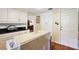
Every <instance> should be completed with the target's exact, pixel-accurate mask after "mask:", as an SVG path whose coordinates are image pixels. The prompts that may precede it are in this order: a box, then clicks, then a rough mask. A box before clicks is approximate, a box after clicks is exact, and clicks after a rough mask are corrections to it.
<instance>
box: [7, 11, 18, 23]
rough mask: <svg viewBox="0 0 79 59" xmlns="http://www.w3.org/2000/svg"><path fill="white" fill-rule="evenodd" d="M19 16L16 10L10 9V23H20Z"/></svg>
mask: <svg viewBox="0 0 79 59" xmlns="http://www.w3.org/2000/svg"><path fill="white" fill-rule="evenodd" d="M18 19H19V14H18V10H16V9H8V21H9V22H11V23H18V22H19V21H18Z"/></svg>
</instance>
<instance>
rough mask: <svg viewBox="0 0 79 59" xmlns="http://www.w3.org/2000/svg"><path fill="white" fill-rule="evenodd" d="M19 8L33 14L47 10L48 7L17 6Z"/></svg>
mask: <svg viewBox="0 0 79 59" xmlns="http://www.w3.org/2000/svg"><path fill="white" fill-rule="evenodd" d="M19 10H22V11H25V12H28V13H33V14H40V13H43V12H46V11H48V8H19Z"/></svg>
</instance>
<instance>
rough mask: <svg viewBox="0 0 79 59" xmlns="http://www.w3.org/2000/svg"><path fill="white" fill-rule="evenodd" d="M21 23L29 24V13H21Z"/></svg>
mask: <svg viewBox="0 0 79 59" xmlns="http://www.w3.org/2000/svg"><path fill="white" fill-rule="evenodd" d="M19 22H20V23H27V13H26V12H22V11H19Z"/></svg>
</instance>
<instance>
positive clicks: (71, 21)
mask: <svg viewBox="0 0 79 59" xmlns="http://www.w3.org/2000/svg"><path fill="white" fill-rule="evenodd" d="M60 31H61V44H63V45H65V46H69V47H72V48H78V9H77V8H76V9H75V8H69V9H64V8H63V9H61V29H60Z"/></svg>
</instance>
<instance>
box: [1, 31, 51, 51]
mask: <svg viewBox="0 0 79 59" xmlns="http://www.w3.org/2000/svg"><path fill="white" fill-rule="evenodd" d="M11 39H13V40H15V41H16V42H17V43H19V44H20V49H21V50H49V49H50V32H47V31H38V32H31V33H28V32H26V31H25V32H23V33H20V32H19V33H18V34H17V35H16V34H13V35H11V34H10V35H7V34H6V35H4V36H0V49H1V50H6V41H7V40H11Z"/></svg>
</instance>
